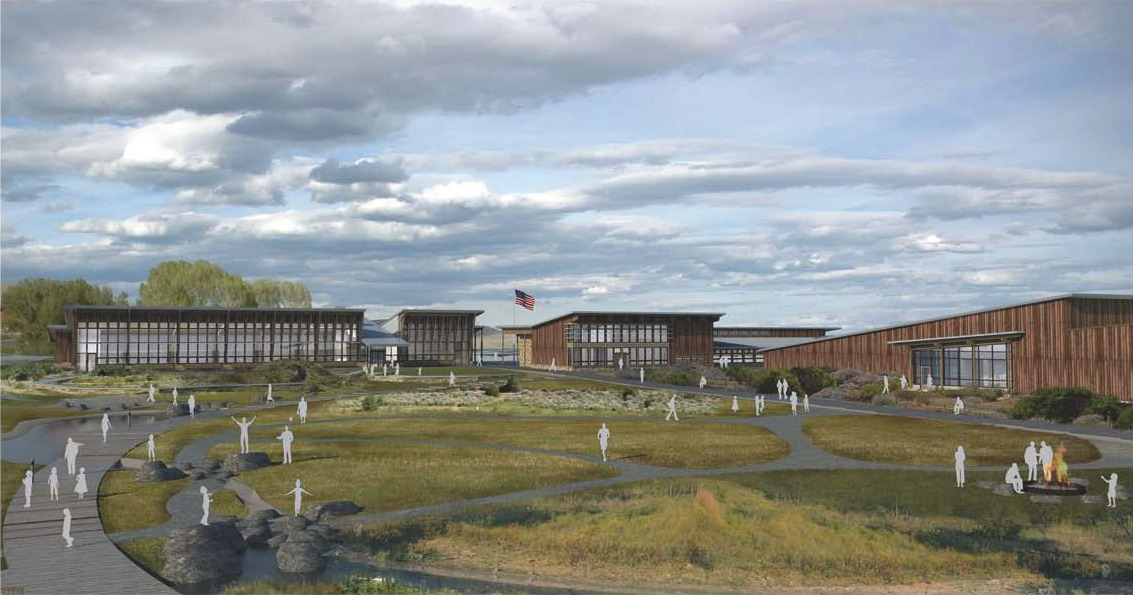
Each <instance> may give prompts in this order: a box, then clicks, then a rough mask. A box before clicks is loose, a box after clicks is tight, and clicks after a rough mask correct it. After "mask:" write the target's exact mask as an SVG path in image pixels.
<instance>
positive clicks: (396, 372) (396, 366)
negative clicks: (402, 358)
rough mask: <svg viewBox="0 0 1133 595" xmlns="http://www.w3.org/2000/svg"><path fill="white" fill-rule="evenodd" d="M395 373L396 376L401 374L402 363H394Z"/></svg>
mask: <svg viewBox="0 0 1133 595" xmlns="http://www.w3.org/2000/svg"><path fill="white" fill-rule="evenodd" d="M393 375H394V376H401V364H400V363H397V364H394V365H393Z"/></svg>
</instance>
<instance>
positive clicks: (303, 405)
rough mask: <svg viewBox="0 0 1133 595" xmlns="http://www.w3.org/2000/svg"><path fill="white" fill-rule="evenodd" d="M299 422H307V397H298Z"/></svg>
mask: <svg viewBox="0 0 1133 595" xmlns="http://www.w3.org/2000/svg"><path fill="white" fill-rule="evenodd" d="M298 413H299V423H301V424H305V423H307V398H306V397H299V411H298Z"/></svg>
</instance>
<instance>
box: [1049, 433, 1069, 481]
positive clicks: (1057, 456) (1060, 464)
mask: <svg viewBox="0 0 1133 595" xmlns="http://www.w3.org/2000/svg"><path fill="white" fill-rule="evenodd" d="M1050 466H1051V469H1052V470H1053V471H1054V476H1055V477H1054V483H1056V484H1058V485H1063V486H1065V485H1070V466H1069V465H1067V464H1066V445H1065V444H1064V443H1061V442H1060V443H1059V444H1058V450H1057V451H1055V453H1054V460H1053V461H1051V462H1050ZM1048 483H1049V482H1048Z"/></svg>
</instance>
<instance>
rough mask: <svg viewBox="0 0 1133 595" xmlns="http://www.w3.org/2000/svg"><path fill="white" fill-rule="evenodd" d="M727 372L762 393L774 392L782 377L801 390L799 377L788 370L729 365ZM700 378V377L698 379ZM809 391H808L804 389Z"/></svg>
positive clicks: (736, 379)
mask: <svg viewBox="0 0 1133 595" xmlns="http://www.w3.org/2000/svg"><path fill="white" fill-rule="evenodd" d="M725 372H726V373H727V374H728V376H730V377H731V378H732V379H733V380H735V381H737V382H739V383H740V384H743V385H744V386H747V387H748V388H751V389H753V390H755V391H756V392H761V393H774V392H777V391H776V390H775V383H776V382H777V381H779V380H780V379H783V378H786V379H787V383H788V384H790V385H791V389H792V390H796V391H797V390H799V388H801V387H800V385H799V379H798V378H795V375H794V374H791V373H790V372H788V371H786V370H780V369H778V368H769V369H765V370H758V369H756V368H752V367H748V366H729V367H728V368H727V370H725ZM698 380H699V379H698ZM803 392H807V391H803Z"/></svg>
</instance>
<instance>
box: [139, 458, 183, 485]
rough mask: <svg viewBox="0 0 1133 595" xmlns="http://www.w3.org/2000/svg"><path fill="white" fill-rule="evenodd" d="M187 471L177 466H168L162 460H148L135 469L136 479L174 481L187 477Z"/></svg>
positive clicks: (142, 480)
mask: <svg viewBox="0 0 1133 595" xmlns="http://www.w3.org/2000/svg"><path fill="white" fill-rule="evenodd" d="M185 475H186V474H185V472H184V471H182V470H180V469H178V468H176V467H166V466H165V463H163V462H161V461H146V462H144V463H142V466H141V467H139V468H138V470H137V471H134V481H136V482H148V481H172V480H174V479H181V478H182V477H185Z"/></svg>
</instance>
